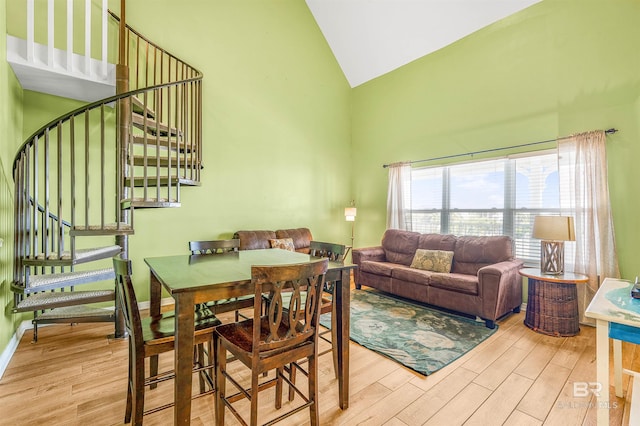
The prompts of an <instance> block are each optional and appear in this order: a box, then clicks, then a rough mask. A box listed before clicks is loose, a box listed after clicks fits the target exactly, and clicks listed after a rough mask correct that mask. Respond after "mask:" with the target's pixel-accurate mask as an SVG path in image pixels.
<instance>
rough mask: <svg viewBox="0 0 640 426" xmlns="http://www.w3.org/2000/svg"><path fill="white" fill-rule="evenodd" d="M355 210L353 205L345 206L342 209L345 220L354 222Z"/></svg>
mask: <svg viewBox="0 0 640 426" xmlns="http://www.w3.org/2000/svg"><path fill="white" fill-rule="evenodd" d="M356 213H357V210H356V208H355V207H346V208H345V209H344V217H345V219H346V221H347V222H355V220H356Z"/></svg>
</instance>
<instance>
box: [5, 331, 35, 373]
mask: <svg viewBox="0 0 640 426" xmlns="http://www.w3.org/2000/svg"><path fill="white" fill-rule="evenodd" d="M31 328H33V324H31V320H25V321H22V322H21V323H20V325H19V326H18V329H17V330H16V332H15V333H13V336H12V337H11V340H9V343H8V344H7V346H6V347H5V348H4V351H2V355H0V379H1V378H2V376H3V375H4V372H5V370H6V369H7V367H8V366H9V362H10V361H11V358H12V357H13V354H14V353H15V352H16V349H18V344H19V343H20V339H22V336H23V335H24V332H25V331H27V330H29V329H31Z"/></svg>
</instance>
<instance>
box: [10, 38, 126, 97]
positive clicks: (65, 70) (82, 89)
mask: <svg viewBox="0 0 640 426" xmlns="http://www.w3.org/2000/svg"><path fill="white" fill-rule="evenodd" d="M27 47H28V43H27V40H24V39H20V38H17V37H14V36H11V35H8V34H7V62H9V64H10V65H11V68H12V69H13V72H14V73H15V74H16V76H17V78H18V81H20V84H21V85H22V87H23V88H24V89H27V90H33V91H35V92H42V93H47V94H50V95H55V96H62V97H65V98H71V99H76V100H79V101H85V102H93V101H97V100H100V99H104V98H107V97H109V96H113V95H115V93H116V85H115V81H116V79H115V65H114V64H110V63H107V62H104V61H99V60H96V59H93V58H89V59H88V60H87V58H86V56H83V55H78V54H76V53H72V54H71V55H69V54H68V53H67V52H66V51H64V50H60V49H55V48H54V49H49V47H48V46H46V45H43V44H39V43H33V50H32V53H30V52H28V48H27ZM50 50H51V51H52V52H50ZM30 56H31V58H30Z"/></svg>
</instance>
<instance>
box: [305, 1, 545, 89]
mask: <svg viewBox="0 0 640 426" xmlns="http://www.w3.org/2000/svg"><path fill="white" fill-rule="evenodd" d="M538 1H541V0H306V2H307V5H308V7H309V9H310V10H311V13H312V14H313V16H314V17H315V20H316V22H317V23H318V26H319V27H320V30H321V31H322V33H323V34H324V37H325V38H326V40H327V42H328V43H329V46H330V47H331V50H332V51H333V54H334V55H335V57H336V59H337V61H338V63H339V64H340V67H341V68H342V72H343V73H344V75H345V76H346V78H347V80H348V81H349V84H350V85H351V87H355V86H358V85H360V84H362V83H365V82H367V81H369V80H371V79H373V78H376V77H378V76H380V75H382V74H385V73H388V72H389V71H392V70H394V69H396V68H398V67H400V66H402V65H405V64H407V63H409V62H411V61H413V60H415V59H418V58H420V57H422V56H424V55H427V54H429V53H431V52H434V51H436V50H438V49H441V48H443V47H445V46H447V45H449V44H451V43H453V42H454V41H456V40H459V39H461V38H463V37H465V36H467V35H469V34H471V33H473V32H474V31H477V30H479V29H480V28H482V27H485V26H487V25H489V24H491V23H493V22H496V21H498V20H500V19H502V18H505V17H507V16H509V15H511V14H513V13H516V12H518V11H520V10H522V9H524V8H526V7H529V6H531V5H532V4H534V3H537V2H538Z"/></svg>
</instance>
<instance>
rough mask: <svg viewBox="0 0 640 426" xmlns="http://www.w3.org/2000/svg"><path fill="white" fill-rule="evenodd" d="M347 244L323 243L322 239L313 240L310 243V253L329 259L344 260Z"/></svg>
mask: <svg viewBox="0 0 640 426" xmlns="http://www.w3.org/2000/svg"><path fill="white" fill-rule="evenodd" d="M346 251H347V246H345V245H344V244H334V243H323V242H321V241H311V243H309V254H310V255H311V256H316V257H326V258H328V259H329V260H333V261H337V262H342V261H344V254H345V252H346Z"/></svg>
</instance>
